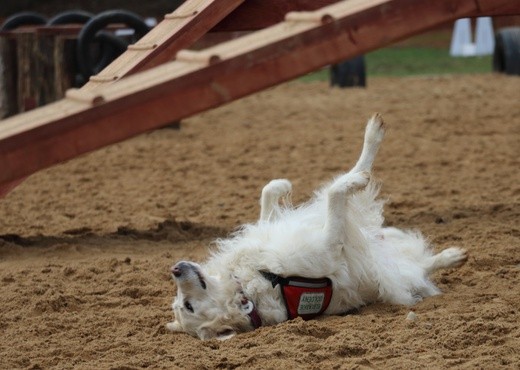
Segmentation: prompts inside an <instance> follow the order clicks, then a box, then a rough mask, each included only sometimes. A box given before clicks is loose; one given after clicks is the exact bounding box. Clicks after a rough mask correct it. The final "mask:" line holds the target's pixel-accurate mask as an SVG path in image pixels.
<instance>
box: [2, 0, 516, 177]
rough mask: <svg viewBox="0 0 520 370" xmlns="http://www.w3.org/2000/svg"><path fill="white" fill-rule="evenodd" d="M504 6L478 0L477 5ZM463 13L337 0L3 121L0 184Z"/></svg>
mask: <svg viewBox="0 0 520 370" xmlns="http://www.w3.org/2000/svg"><path fill="white" fill-rule="evenodd" d="M482 2H483V1H482V0H481V3H482ZM506 3H507V2H506V0H486V5H489V6H490V8H488V9H487V10H486V11H492V10H493V9H498V8H499V7H500V5H504V4H506ZM518 10H520V9H518ZM469 14H478V15H486V13H485V12H483V11H482V10H481V9H479V8H478V7H477V5H476V2H475V1H474V0H437V1H427V0H421V1H419V0H349V1H344V2H341V3H338V4H334V5H331V6H328V7H325V8H323V9H321V10H319V11H318V12H317V13H316V14H315V15H313V17H310V20H306V21H287V22H283V23H281V24H278V25H275V26H273V27H270V28H268V29H265V30H261V31H258V32H255V33H253V34H250V35H247V36H244V37H242V38H240V39H237V40H232V41H229V42H226V43H224V44H221V45H217V46H215V47H212V48H209V49H206V50H205V51H204V53H205V54H207V55H215V56H217V57H218V58H219V61H218V62H216V63H209V64H201V63H192V62H182V61H174V62H170V63H167V64H164V65H162V66H159V67H157V68H154V69H152V70H148V71H145V72H142V73H140V74H136V75H134V76H130V77H128V78H125V79H122V80H121V81H119V82H118V83H117V84H111V85H107V86H106V87H104V88H102V89H99V90H97V91H96V94H97V95H96V97H94V98H93V99H64V100H62V101H59V102H56V103H54V104H51V105H49V106H47V107H42V108H40V109H36V110H33V111H31V112H27V113H25V114H22V115H19V116H17V117H13V118H10V119H8V120H5V121H3V122H0V157H1V158H2V161H1V162H0V184H5V183H9V182H11V181H13V180H16V179H19V178H22V177H23V176H26V175H29V174H31V173H33V172H35V171H37V170H39V169H42V168H45V167H48V166H50V165H53V164H56V163H59V162H62V161H65V160H68V159H70V158H73V157H75V156H77V155H79V154H82V153H86V152H88V151H91V150H94V149H97V148H100V147H102V146H105V145H109V144H112V143H116V142H119V141H121V140H124V139H127V138H130V137H132V136H134V135H137V134H140V133H142V132H145V131H147V130H151V129H154V128H158V127H160V126H162V125H165V124H168V123H169V122H172V121H176V120H178V119H181V118H184V117H187V116H190V115H193V114H195V113H198V112H201V111H204V110H207V109H210V108H213V107H216V106H219V105H222V104H225V103H227V102H230V101H232V100H235V99H238V98H240V97H243V96H245V95H248V94H251V93H253V92H256V91H259V90H261V89H264V88H267V87H270V86H273V85H275V84H278V83H280V82H283V81H286V80H289V79H292V78H295V77H297V76H300V75H303V74H305V73H307V72H310V71H312V70H315V69H317V68H319V67H322V66H325V65H328V64H331V63H335V62H338V61H340V60H344V59H347V58H351V57H354V56H356V55H360V54H362V53H365V52H367V51H370V50H373V49H376V48H378V47H382V46H384V45H387V44H389V43H392V42H395V41H398V40H400V39H402V38H405V37H408V36H411V35H413V34H417V33H420V32H423V31H425V30H428V29H430V28H432V27H435V26H437V25H439V24H442V23H444V22H448V21H453V20H454V19H457V18H461V17H465V16H468V15H469ZM296 18H298V17H296ZM300 18H301V17H300ZM303 18H308V17H303ZM96 100H97V101H98V102H100V103H99V104H95V101H96Z"/></svg>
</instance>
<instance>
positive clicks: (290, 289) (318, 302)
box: [260, 271, 332, 320]
mask: <svg viewBox="0 0 520 370" xmlns="http://www.w3.org/2000/svg"><path fill="white" fill-rule="evenodd" d="M260 273H261V274H262V276H263V277H265V278H266V279H267V280H269V281H270V282H271V284H272V285H273V288H275V287H276V286H277V285H280V288H281V292H282V297H283V300H284V302H285V308H286V309H287V316H288V317H289V319H294V318H296V317H298V316H300V317H301V318H303V319H304V320H310V319H312V318H314V317H316V316H319V315H321V314H322V313H323V312H324V311H325V310H326V309H327V307H328V306H329V303H330V300H331V298H332V281H331V280H330V279H329V278H321V279H311V278H304V277H300V276H289V277H286V278H284V277H281V276H279V275H276V274H273V273H271V272H267V271H260Z"/></svg>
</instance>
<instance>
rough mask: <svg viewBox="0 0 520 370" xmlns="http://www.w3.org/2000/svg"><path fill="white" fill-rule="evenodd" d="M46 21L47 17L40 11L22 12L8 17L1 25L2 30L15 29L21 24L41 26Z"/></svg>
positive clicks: (0, 29)
mask: <svg viewBox="0 0 520 370" xmlns="http://www.w3.org/2000/svg"><path fill="white" fill-rule="evenodd" d="M46 23H47V18H45V16H43V15H41V14H40V13H35V12H21V13H17V14H14V15H12V16H10V17H9V18H7V19H6V20H5V22H4V23H2V26H0V31H9V30H14V29H15V28H18V27H21V26H41V25H44V24H46Z"/></svg>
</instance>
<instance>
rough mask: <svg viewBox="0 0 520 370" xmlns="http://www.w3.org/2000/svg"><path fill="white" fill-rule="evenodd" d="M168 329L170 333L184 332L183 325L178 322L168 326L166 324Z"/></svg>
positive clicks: (170, 323)
mask: <svg viewBox="0 0 520 370" xmlns="http://www.w3.org/2000/svg"><path fill="white" fill-rule="evenodd" d="M166 329H168V330H169V331H174V332H177V331H184V330H183V329H182V325H181V324H180V323H179V322H178V321H177V320H175V321H172V322H169V323H168V324H166Z"/></svg>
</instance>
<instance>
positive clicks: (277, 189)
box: [262, 179, 292, 198]
mask: <svg viewBox="0 0 520 370" xmlns="http://www.w3.org/2000/svg"><path fill="white" fill-rule="evenodd" d="M291 191H292V184H291V182H290V181H289V180H287V179H276V180H271V181H270V182H269V183H268V184H267V185H266V186H264V188H263V190H262V194H264V195H265V196H269V197H273V198H281V197H283V196H285V195H287V194H289V193H290V192H291Z"/></svg>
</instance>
